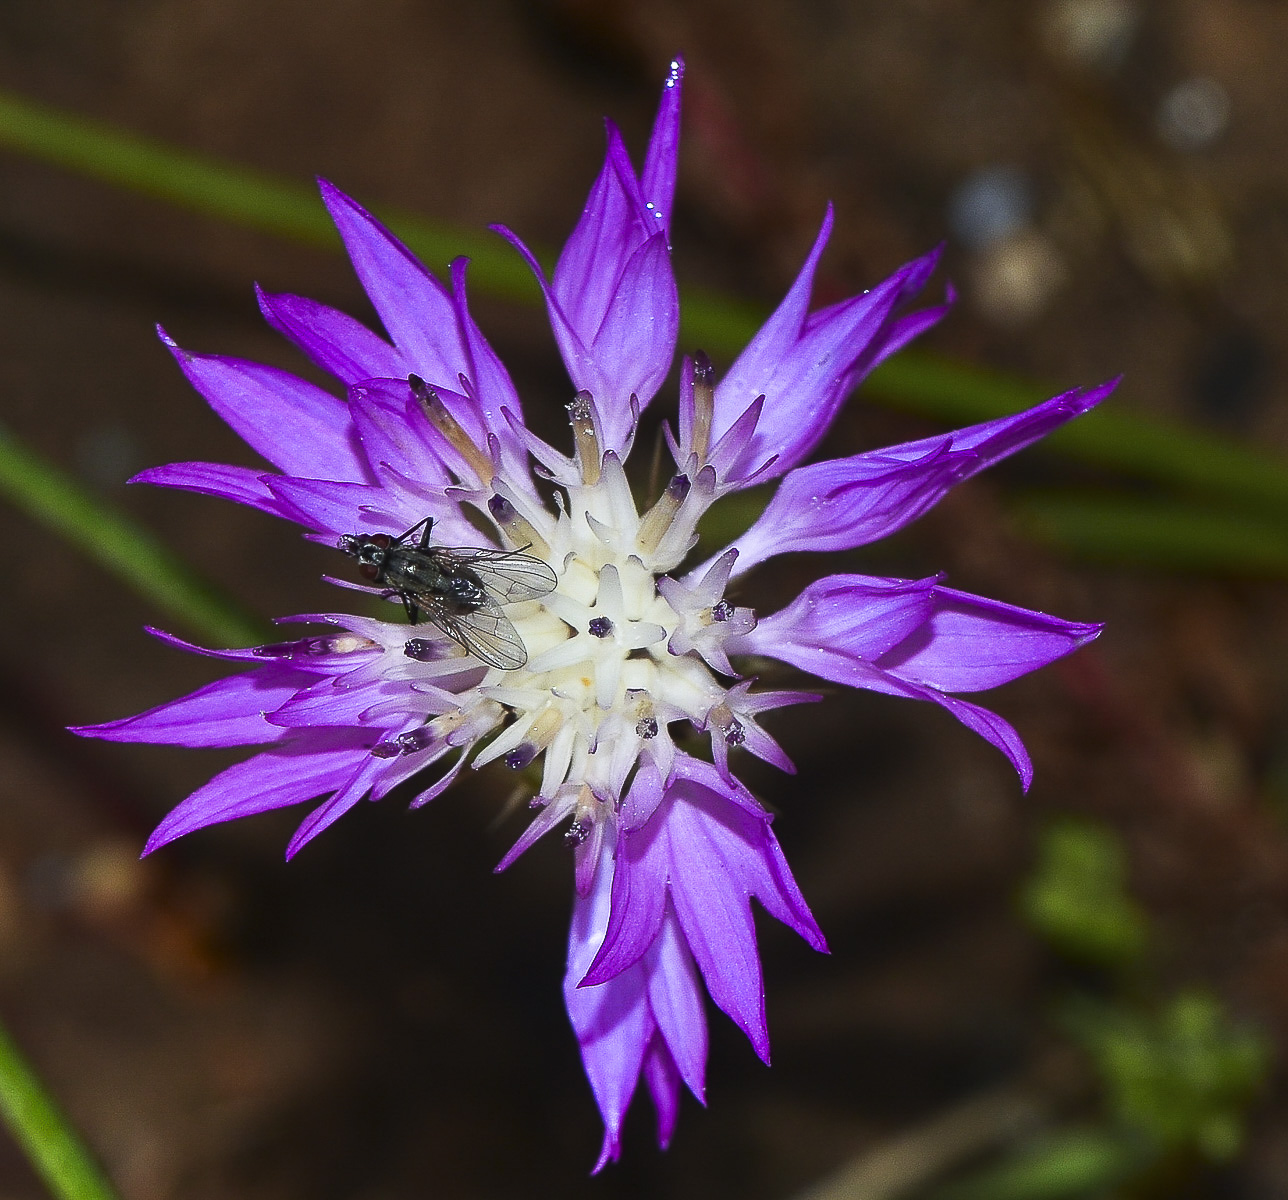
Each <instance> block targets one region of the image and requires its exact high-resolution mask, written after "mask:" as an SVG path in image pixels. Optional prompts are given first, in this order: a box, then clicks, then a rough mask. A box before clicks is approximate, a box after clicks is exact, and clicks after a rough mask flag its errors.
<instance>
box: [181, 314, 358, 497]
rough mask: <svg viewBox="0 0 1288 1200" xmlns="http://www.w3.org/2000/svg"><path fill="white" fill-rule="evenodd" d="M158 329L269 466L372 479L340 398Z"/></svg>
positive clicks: (301, 472) (272, 369)
mask: <svg viewBox="0 0 1288 1200" xmlns="http://www.w3.org/2000/svg"><path fill="white" fill-rule="evenodd" d="M158 332H159V333H160V334H161V340H162V341H164V342H165V344H166V345H167V346H168V347H169V348H170V352H171V353H172V354H173V355H174V357H175V359H176V361H177V362H178V363H179V366H180V367H181V368H182V369H183V373H184V374H185V375H186V376H187V377H188V381H189V382H190V383H191V384H192V386H193V387H195V388H196V389H197V391H199V392H200V393H201V394H202V395H203V396H204V397H205V398H206V400H207V401H208V402H209V403H210V407H211V408H213V409H214V410H215V412H217V413H218V414H219V415H220V416H221V417H222V418H223V419H224V420H225V421H226V422H227V423H228V424H229V425H230V426H231V427H232V428H233V429H234V430H235V431H236V433H237V434H238V435H239V436H240V437H241V438H242V440H243V441H244V442H246V444H247V445H249V446H250V447H251V449H253V450H254V451H256V453H258V454H260V455H262V456H263V457H264V458H265V459H266V460H267V461H268V462H271V463H272V464H273V465H274V466H275V467H277V468H279V469H280V470H282V471H284V472H286V473H287V474H288V475H304V476H309V477H315V478H319V479H348V480H354V481H357V480H365V479H369V478H370V475H369V473H368V471H367V465H366V463H365V461H364V460H363V458H362V455H361V453H360V452H359V450H358V448H357V446H356V445H355V444H354V441H353V429H352V425H351V424H350V421H349V409H348V406H347V405H346V404H345V403H344V401H343V400H339V399H337V398H336V397H335V396H333V395H331V393H330V392H324V391H323V390H322V389H321V388H320V387H317V386H315V385H314V384H311V383H306V382H305V381H304V380H303V379H297V378H296V377H295V376H294V375H291V374H288V373H287V372H286V371H279V370H278V369H277V368H276V367H266V366H264V365H263V364H261V363H253V362H247V361H245V360H244V359H240V358H225V357H223V356H221V355H217V354H192V353H189V352H188V351H187V350H183V349H181V348H180V347H179V346H178V345H176V344H175V342H174V341H173V340H172V339H171V338H170V337H169V336H168V335H167V334H166V332H165V330H163V329H161V330H158Z"/></svg>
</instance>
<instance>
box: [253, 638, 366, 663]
mask: <svg viewBox="0 0 1288 1200" xmlns="http://www.w3.org/2000/svg"><path fill="white" fill-rule="evenodd" d="M375 646H376V643H375V642H373V641H372V640H371V639H370V638H364V637H360V636H359V635H358V634H356V633H343V634H336V635H335V636H333V637H309V638H300V639H299V640H298V641H295V642H271V643H269V644H268V645H267V646H255V647H254V648H253V649H252V650H251V653H252V654H253V655H254V656H255V657H256V658H314V657H316V656H317V655H320V654H352V653H353V652H354V651H355V650H371V649H373V648H374V647H375Z"/></svg>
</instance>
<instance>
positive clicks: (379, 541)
mask: <svg viewBox="0 0 1288 1200" xmlns="http://www.w3.org/2000/svg"><path fill="white" fill-rule="evenodd" d="M368 540H369V541H370V542H371V544H372V545H373V546H379V547H380V549H382V550H384V549H386V548H387V547H388V546H389V544H390V542H392V541H393V538H391V537H390V536H389V535H388V534H387V533H373V534H372V535H371V537H370V538H369V539H368Z"/></svg>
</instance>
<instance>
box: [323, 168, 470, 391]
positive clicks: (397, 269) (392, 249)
mask: <svg viewBox="0 0 1288 1200" xmlns="http://www.w3.org/2000/svg"><path fill="white" fill-rule="evenodd" d="M318 187H319V189H320V190H321V192H322V202H323V203H324V204H325V205H326V207H327V211H328V212H329V213H330V214H331V220H332V221H334V222H335V227H336V229H337V230H338V231H339V234H340V237H341V239H342V240H343V242H344V246H345V249H346V250H347V251H348V253H349V258H350V260H351V261H352V262H353V269H354V270H355V271H356V272H357V275H358V278H359V280H361V282H362V286H363V288H364V290H365V291H366V293H367V295H368V296H369V297H370V298H371V303H372V304H373V305H374V306H375V309H376V312H377V313H378V314H379V315H380V320H381V321H382V322H383V324H384V327H385V329H386V331H387V332H388V333H389V336H390V337H391V338H393V340H394V344H395V345H396V346H397V347H398V350H399V352H400V357H401V358H402V359H403V361H404V363H405V364H407V366H408V369H410V370H412V371H414V372H415V373H416V374H418V375H420V376H422V377H423V378H424V379H426V380H428V381H429V382H430V383H438V384H443V385H444V386H451V385H452V384H454V383H455V382H456V377H457V375H458V374H460V373H461V372H462V371H464V370H466V368H467V366H468V364H467V363H466V361H465V357H464V355H463V354H462V353H461V348H460V343H459V340H458V336H457V328H456V311H455V308H454V306H453V304H452V298H451V296H450V295H449V294H448V292H447V289H446V288H445V287H444V286H443V285H442V284H441V283H440V282H439V281H438V280H437V279H436V278H435V277H434V276H433V275H432V274H431V273H430V272H429V271H427V270H426V269H425V267H424V265H423V264H422V263H421V262H420V260H419V259H418V258H417V257H416V256H415V255H414V254H412V252H411V251H410V250H408V249H407V247H406V246H404V245H403V243H402V242H401V241H399V240H398V239H397V238H396V237H394V235H393V234H392V233H390V232H389V230H388V229H387V228H386V227H385V226H384V225H383V224H381V222H380V221H378V220H376V218H375V217H373V216H372V215H371V214H370V213H369V212H367V210H366V209H365V208H363V207H362V206H361V205H360V204H358V203H357V202H356V201H354V200H351V199H350V198H349V197H348V196H346V195H345V194H344V193H343V192H342V191H340V190H339V188H337V187H335V186H334V185H333V184H331V183H328V182H327V181H326V180H325V179H320V180H318Z"/></svg>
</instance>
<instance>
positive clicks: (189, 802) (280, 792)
mask: <svg viewBox="0 0 1288 1200" xmlns="http://www.w3.org/2000/svg"><path fill="white" fill-rule="evenodd" d="M363 739H364V735H363V734H361V733H360V732H355V731H349V730H324V731H320V732H319V733H318V734H317V735H315V736H311V737H304V738H300V739H297V740H296V741H293V742H290V743H289V744H287V745H284V746H280V747H277V748H275V749H273V750H269V751H266V752H265V753H263V754H257V755H256V756H255V757H254V758H250V759H247V760H246V761H245V762H242V763H237V764H236V765H235V766H232V767H229V768H228V769H227V770H226V771H221V772H220V773H219V774H218V775H216V776H215V777H214V778H213V779H212V780H211V781H210V782H209V783H207V784H206V785H205V786H204V787H201V788H198V789H197V790H196V791H195V792H193V793H192V795H191V796H189V797H188V798H187V799H186V800H184V801H183V803H181V804H179V805H178V806H177V807H176V808H174V809H173V810H172V811H171V812H170V814H169V816H167V817H166V818H165V820H164V821H162V822H161V824H160V825H158V826H157V828H156V831H155V832H154V833H153V834H152V836H151V837H150V838H149V839H148V844H147V845H146V846H145V847H144V850H143V853H144V854H151V853H152V851H153V850H156V849H158V848H159V847H161V846H164V845H166V843H168V842H172V841H174V840H175V838H178V837H182V836H183V835H184V834H186V833H192V832H193V831H194V830H196V829H204V828H205V827H206V826H207V825H217V824H219V823H220V822H223V821H231V820H233V819H234V818H235V817H245V816H249V815H250V814H251V813H261V812H268V811H269V810H270V809H274V808H284V807H286V806H287V805H290V804H300V803H303V802H304V801H305V800H312V799H313V798H314V797H316V796H320V795H322V794H323V793H324V792H329V791H333V790H334V789H336V788H338V787H340V786H342V785H343V784H344V782H345V781H346V780H347V779H349V778H350V777H351V776H352V775H353V772H354V769H355V767H356V766H357V765H358V763H359V762H360V761H361V759H362V758H365V757H366V756H367V747H366V744H365V742H364V740H363Z"/></svg>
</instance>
